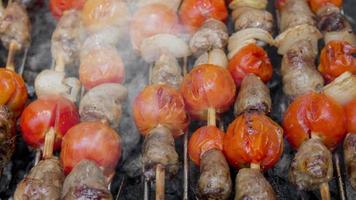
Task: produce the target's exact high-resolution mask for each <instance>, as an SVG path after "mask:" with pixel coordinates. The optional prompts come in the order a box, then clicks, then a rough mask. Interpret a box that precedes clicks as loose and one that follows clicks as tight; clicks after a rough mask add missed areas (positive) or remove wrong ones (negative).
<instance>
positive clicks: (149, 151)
mask: <svg viewBox="0 0 356 200" xmlns="http://www.w3.org/2000/svg"><path fill="white" fill-rule="evenodd" d="M142 160H143V164H144V168H145V170H144V172H145V176H146V177H147V178H148V179H152V178H154V177H155V169H156V166H157V165H158V164H161V165H163V166H164V167H165V170H166V173H167V174H168V175H171V176H173V175H175V174H177V172H178V168H179V166H178V164H179V163H178V154H177V152H176V150H175V143H174V138H173V135H172V133H171V132H170V131H169V129H167V128H165V127H163V126H158V127H156V128H154V129H152V130H151V131H150V133H148V135H147V136H146V137H145V141H144V143H143V152H142Z"/></svg>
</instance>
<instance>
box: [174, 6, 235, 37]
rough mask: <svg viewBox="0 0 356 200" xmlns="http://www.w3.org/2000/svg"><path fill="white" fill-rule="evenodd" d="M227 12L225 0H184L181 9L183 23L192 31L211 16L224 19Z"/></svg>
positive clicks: (180, 14)
mask: <svg viewBox="0 0 356 200" xmlns="http://www.w3.org/2000/svg"><path fill="white" fill-rule="evenodd" d="M227 14H228V13H227V8H226V5H225V1H224V0H184V1H183V3H182V5H181V7H180V10H179V16H180V18H181V20H182V22H183V24H184V26H185V28H186V29H187V30H188V31H190V32H194V31H195V30H197V29H198V28H199V27H200V26H201V25H202V24H203V23H204V21H205V20H207V19H209V18H214V19H217V20H220V21H224V20H225V19H226V18H227Z"/></svg>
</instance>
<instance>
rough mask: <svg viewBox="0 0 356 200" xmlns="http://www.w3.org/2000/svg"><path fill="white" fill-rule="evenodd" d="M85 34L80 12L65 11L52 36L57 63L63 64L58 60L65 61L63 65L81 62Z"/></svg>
mask: <svg viewBox="0 0 356 200" xmlns="http://www.w3.org/2000/svg"><path fill="white" fill-rule="evenodd" d="M84 34H85V33H84V30H83V25H82V21H81V19H80V11H77V10H69V11H65V12H64V14H63V16H62V17H61V18H60V20H59V22H58V24H57V26H56V29H55V30H54V32H53V34H52V45H51V51H52V55H53V56H54V59H56V62H61V61H59V60H58V59H63V61H62V62H64V63H63V64H71V63H75V62H77V61H79V53H80V49H81V45H82V43H83V40H84V37H85V36H84Z"/></svg>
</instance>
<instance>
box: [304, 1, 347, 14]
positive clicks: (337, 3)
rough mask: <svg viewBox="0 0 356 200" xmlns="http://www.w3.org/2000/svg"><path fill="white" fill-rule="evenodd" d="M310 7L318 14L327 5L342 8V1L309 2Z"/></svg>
mask: <svg viewBox="0 0 356 200" xmlns="http://www.w3.org/2000/svg"><path fill="white" fill-rule="evenodd" d="M308 1H309V5H310V7H311V9H312V10H313V12H315V13H316V12H318V10H319V9H320V8H322V7H324V6H325V5H327V4H333V5H334V6H337V7H341V6H342V0H308Z"/></svg>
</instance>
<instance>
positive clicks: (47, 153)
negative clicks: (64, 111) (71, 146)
mask: <svg viewBox="0 0 356 200" xmlns="http://www.w3.org/2000/svg"><path fill="white" fill-rule="evenodd" d="M55 137H56V134H55V131H54V129H53V128H50V129H49V130H48V131H47V133H46V136H45V143H44V147H43V158H44V159H48V158H51V157H52V156H53V145H54V140H55Z"/></svg>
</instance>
